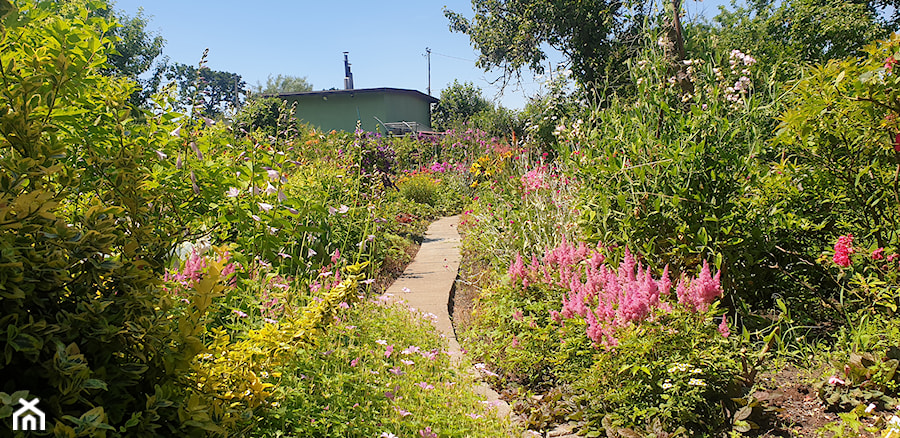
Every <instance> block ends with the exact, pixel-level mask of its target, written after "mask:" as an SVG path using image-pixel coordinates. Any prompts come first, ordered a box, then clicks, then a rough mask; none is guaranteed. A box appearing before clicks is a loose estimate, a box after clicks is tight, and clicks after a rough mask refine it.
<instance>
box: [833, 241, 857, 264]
mask: <svg viewBox="0 0 900 438" xmlns="http://www.w3.org/2000/svg"><path fill="white" fill-rule="evenodd" d="M853 252H854V251H853V234H847V235H846V236H840V237H838V240H837V242H835V244H834V257H832V260H834V263H835V264H837V265H838V266H843V267H845V268H846V267H848V266H850V254H853Z"/></svg>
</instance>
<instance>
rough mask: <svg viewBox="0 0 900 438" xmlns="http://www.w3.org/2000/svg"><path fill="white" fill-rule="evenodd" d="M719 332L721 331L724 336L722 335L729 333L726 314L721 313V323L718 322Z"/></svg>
mask: <svg viewBox="0 0 900 438" xmlns="http://www.w3.org/2000/svg"><path fill="white" fill-rule="evenodd" d="M719 333H721V334H722V336H724V337H726V338H727V337H728V336H729V335H731V331H730V330H728V320H727V316H725V315H722V323H721V324H719Z"/></svg>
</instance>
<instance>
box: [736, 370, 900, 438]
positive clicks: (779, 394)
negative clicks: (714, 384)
mask: <svg viewBox="0 0 900 438" xmlns="http://www.w3.org/2000/svg"><path fill="white" fill-rule="evenodd" d="M820 374H821V373H818V372H816V373H813V372H811V371H804V370H800V369H798V368H796V367H795V366H793V365H790V364H789V365H787V366H785V367H783V368H782V369H781V370H778V371H777V372H767V373H763V374H761V375H760V377H759V384H760V385H759V386H760V387H761V389H759V390H757V391H756V392H755V393H754V394H753V395H754V397H756V398H757V399H759V400H760V401H763V402H764V403H765V404H766V405H767V406H769V407H772V408H775V409H777V411H776V412H775V413H774V415H770V416H769V418H768V420H769V421H768V422H767V424H760V429H759V430H757V431H756V432H757V433H758V435H757V436H759V437H766V438H768V437H818V436H824V437H826V438H827V437H829V436H830V433H829V434H826V435H821V434H820V433H819V432H818V430H819V429H820V428H822V427H823V426H825V425H826V424H828V423H831V422H833V421H835V420H838V419H839V417H838V415H837V414H836V413H833V412H826V411H825V406H824V404H823V403H822V401H821V400H820V399H819V396H818V394H817V391H816V389H815V388H814V387H813V386H812V385H811V384H810V383H809V382H810V381H811V380H813V379H811V378H810V376H814V375H815V376H817V375H820ZM889 416H890V415H889V414H887V413H876V415H875V416H874V417H872V418H868V419H864V420H863V423H864V424H865V425H867V426H873V425H874V424H875V422H876V419H878V418H879V417H881V418H883V420H887V417H889ZM848 433H849V435H847V436H853V437H865V438H869V437H876V436H880V434H875V433H870V432H866V431H865V430H860V431H859V432H850V431H849V430H848Z"/></svg>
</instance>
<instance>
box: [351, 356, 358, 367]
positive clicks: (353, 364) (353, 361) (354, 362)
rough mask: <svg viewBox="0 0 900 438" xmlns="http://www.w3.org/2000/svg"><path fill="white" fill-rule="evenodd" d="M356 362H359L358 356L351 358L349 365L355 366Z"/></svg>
mask: <svg viewBox="0 0 900 438" xmlns="http://www.w3.org/2000/svg"><path fill="white" fill-rule="evenodd" d="M358 364H359V358H358V357H357V358H356V359H353V360H351V361H350V366H351V367H355V366H356V365H358Z"/></svg>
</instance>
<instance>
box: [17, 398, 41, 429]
mask: <svg viewBox="0 0 900 438" xmlns="http://www.w3.org/2000/svg"><path fill="white" fill-rule="evenodd" d="M39 401H41V400H40V399H37V398H36V399H34V400H32V401H30V402H29V401H26V400H25V399H24V398H20V399H19V403H20V404H21V405H22V407H21V408H19V410H18V411H16V412H13V417H12V418H13V430H29V431H44V430H46V429H47V425H46V423H45V422H44V412H43V411H41V410H40V409H38V408H37V407H36V406H37V404H38V402H39ZM35 415H37V416H35ZM38 419H40V429H39V428H38Z"/></svg>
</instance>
